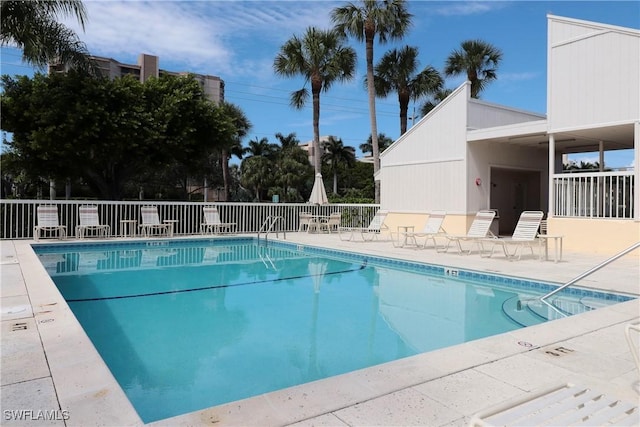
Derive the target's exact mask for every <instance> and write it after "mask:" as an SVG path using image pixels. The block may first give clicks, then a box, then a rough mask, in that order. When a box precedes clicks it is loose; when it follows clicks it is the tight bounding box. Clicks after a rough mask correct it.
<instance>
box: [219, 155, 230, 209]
mask: <svg viewBox="0 0 640 427" xmlns="http://www.w3.org/2000/svg"><path fill="white" fill-rule="evenodd" d="M220 157H221V160H222V180H223V182H224V201H225V202H226V201H228V200H230V199H231V173H230V172H229V158H230V157H231V156H229V153H228V151H227V149H226V148H223V149H222V150H221V153H220Z"/></svg>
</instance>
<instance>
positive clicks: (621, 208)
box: [553, 171, 637, 219]
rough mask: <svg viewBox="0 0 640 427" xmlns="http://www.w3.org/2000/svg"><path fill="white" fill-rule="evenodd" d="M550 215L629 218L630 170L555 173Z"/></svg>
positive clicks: (631, 204) (631, 212) (631, 210)
mask: <svg viewBox="0 0 640 427" xmlns="http://www.w3.org/2000/svg"><path fill="white" fill-rule="evenodd" d="M553 182H554V215H556V216H565V217H582V218H619V219H633V218H634V210H635V209H637V207H636V206H634V202H633V194H634V191H635V182H634V175H633V171H616V172H597V173H571V174H556V175H554V178H553Z"/></svg>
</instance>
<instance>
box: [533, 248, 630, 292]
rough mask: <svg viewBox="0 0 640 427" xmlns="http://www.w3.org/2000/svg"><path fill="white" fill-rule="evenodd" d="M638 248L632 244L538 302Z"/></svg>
mask: <svg viewBox="0 0 640 427" xmlns="http://www.w3.org/2000/svg"><path fill="white" fill-rule="evenodd" d="M638 248H640V242H637V243H634V244H633V245H631V246H629V247H628V248H627V249H625V250H623V251H622V252H619V253H617V254H615V255H614V256H612V257H611V258H609V259H607V260H605V261H603V262H601V263H600V264H598V265H596V266H595V267H593V268H591V269H589V270H587V271H585V272H584V273H582V274H581V275H579V276H578V277H576V278H575V279H571V280H569V281H568V282H567V283H565V284H564V285H562V286H560V287H559V288H558V289H555V290H553V291H551V292H549V293H548V294H546V295H543V296H541V297H540V300H541V301H543V302H545V301H544V300H545V299H547V298H549V297H550V296H551V295H554V294H556V293H558V292H560V291H561V290H563V289H564V288H566V287H568V286H571V285H573V284H574V283H576V282H577V281H578V280H581V279H584V278H585V277H587V276H589V275H591V274H593V273H595V272H596V271H598V270H600V269H601V268H602V267H604V266H606V265H608V264H610V263H612V262H613V261H615V260H617V259H618V258H620V257H622V256H624V255H626V254H628V253H629V252H631V251H633V250H635V249H638Z"/></svg>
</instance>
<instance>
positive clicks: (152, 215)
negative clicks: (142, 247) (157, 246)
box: [139, 206, 173, 237]
mask: <svg viewBox="0 0 640 427" xmlns="http://www.w3.org/2000/svg"><path fill="white" fill-rule="evenodd" d="M140 218H141V221H142V223H141V224H140V226H139V227H140V230H141V233H142V236H143V237H148V236H150V235H152V232H153V231H157V232H159V233H164V234H166V235H167V236H169V237H171V235H172V231H173V224H172V223H162V222H160V216H159V215H158V208H157V207H156V206H142V207H141V208H140Z"/></svg>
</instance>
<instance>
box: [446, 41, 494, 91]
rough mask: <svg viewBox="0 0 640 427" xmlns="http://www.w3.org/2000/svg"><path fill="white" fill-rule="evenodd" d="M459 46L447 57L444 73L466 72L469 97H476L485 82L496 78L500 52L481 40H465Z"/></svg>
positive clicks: (483, 87) (456, 73)
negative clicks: (468, 82)
mask: <svg viewBox="0 0 640 427" xmlns="http://www.w3.org/2000/svg"><path fill="white" fill-rule="evenodd" d="M460 47H461V49H460V50H454V51H453V52H451V54H450V55H449V57H448V58H447V61H446V63H445V67H444V73H445V74H446V75H447V76H455V75H458V74H462V73H466V74H467V80H469V81H470V82H471V97H472V98H478V96H479V95H480V92H482V91H483V90H484V89H485V88H486V86H487V84H489V83H490V82H491V81H492V80H495V79H496V69H497V68H498V65H499V64H500V60H501V59H502V52H501V51H500V49H498V48H496V47H494V46H492V45H491V44H490V43H486V42H484V41H482V40H466V41H463V42H462V43H461V44H460Z"/></svg>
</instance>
